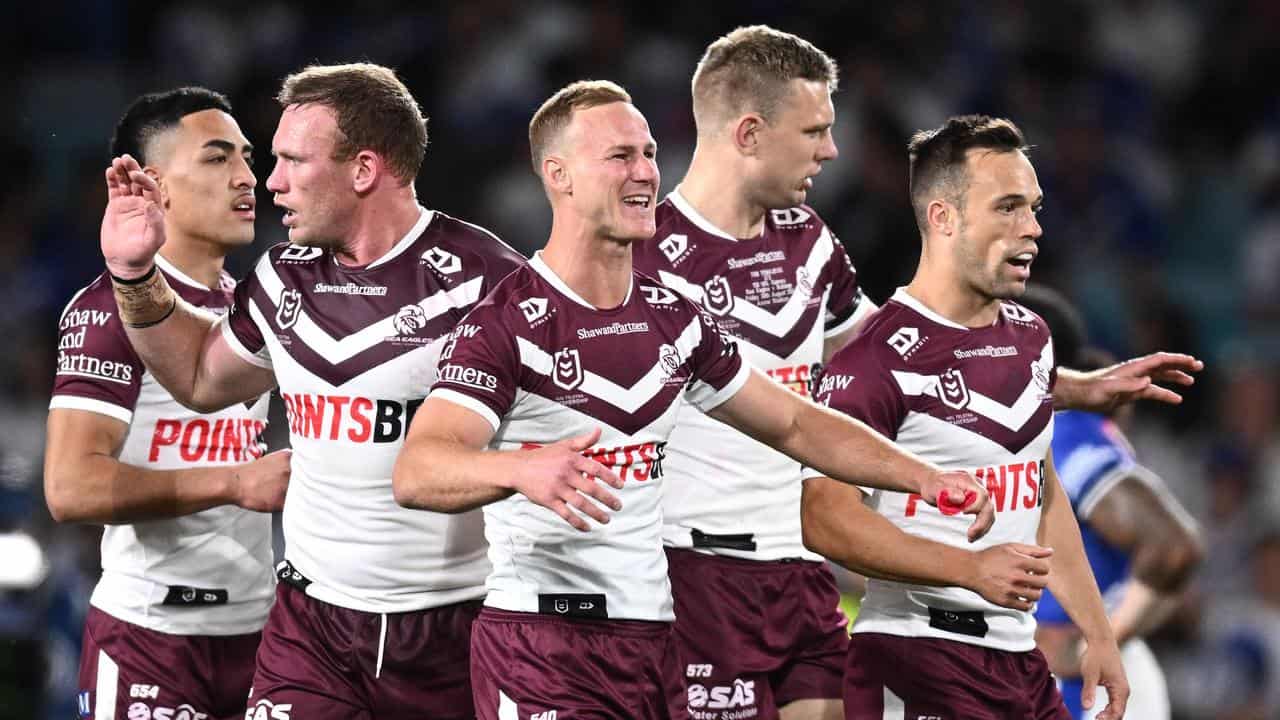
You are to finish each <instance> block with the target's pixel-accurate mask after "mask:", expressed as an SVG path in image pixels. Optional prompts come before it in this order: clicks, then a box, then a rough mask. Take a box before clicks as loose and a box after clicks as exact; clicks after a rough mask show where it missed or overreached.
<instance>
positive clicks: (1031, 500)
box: [1022, 460, 1044, 510]
mask: <svg viewBox="0 0 1280 720" xmlns="http://www.w3.org/2000/svg"><path fill="white" fill-rule="evenodd" d="M1040 462H1044V461H1043V460H1041V461H1040ZM1026 469H1027V484H1028V485H1030V486H1031V494H1030V495H1028V496H1027V498H1026V499H1025V500H1023V501H1022V506H1023V507H1025V508H1027V509H1028V510H1030V509H1031V508H1033V507H1035V506H1037V505H1039V504H1040V478H1042V477H1044V475H1043V474H1042V473H1041V472H1040V467H1039V463H1037V462H1035V461H1034V460H1033V461H1031V462H1029V463H1027V466H1026ZM1033 474H1034V475H1036V476H1037V477H1036V479H1035V480H1032V479H1031V476H1032V475H1033Z"/></svg>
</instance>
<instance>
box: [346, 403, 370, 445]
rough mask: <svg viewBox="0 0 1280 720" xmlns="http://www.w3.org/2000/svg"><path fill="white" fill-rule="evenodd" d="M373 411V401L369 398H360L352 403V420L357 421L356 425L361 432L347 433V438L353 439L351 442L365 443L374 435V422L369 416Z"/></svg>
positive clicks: (351, 431) (353, 430)
mask: <svg viewBox="0 0 1280 720" xmlns="http://www.w3.org/2000/svg"><path fill="white" fill-rule="evenodd" d="M372 409H373V401H372V400H370V399H369V398H362V397H358V398H356V399H355V400H352V401H351V419H352V420H355V421H356V425H357V426H359V430H356V429H351V430H348V431H347V437H348V438H351V442H364V441H366V440H368V439H369V436H370V435H372V434H373V422H372V421H371V420H370V419H369V415H368V412H369V411H370V410H372Z"/></svg>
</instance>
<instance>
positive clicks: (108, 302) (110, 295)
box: [58, 271, 124, 330]
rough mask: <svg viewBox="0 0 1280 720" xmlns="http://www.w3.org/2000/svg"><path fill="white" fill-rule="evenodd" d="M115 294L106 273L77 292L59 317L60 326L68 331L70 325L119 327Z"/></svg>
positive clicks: (120, 326)
mask: <svg viewBox="0 0 1280 720" xmlns="http://www.w3.org/2000/svg"><path fill="white" fill-rule="evenodd" d="M117 312H118V311H117V309H116V298H115V293H114V291H113V290H112V288H111V277H110V276H109V275H108V274H107V273H106V272H105V271H104V272H103V273H102V274H101V275H99V276H98V277H96V278H94V279H93V281H92V282H90V283H89V284H88V285H85V286H84V287H82V288H80V289H79V290H77V291H76V292H75V293H74V294H73V295H72V296H71V299H70V300H68V301H67V304H66V305H65V306H63V308H62V314H61V315H60V316H59V317H58V325H59V328H61V329H66V328H67V327H68V326H70V325H83V324H92V325H95V326H97V327H119V328H121V329H122V330H123V328H124V326H123V325H121V324H120V318H119V316H118V314H117Z"/></svg>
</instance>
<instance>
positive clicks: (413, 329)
mask: <svg viewBox="0 0 1280 720" xmlns="http://www.w3.org/2000/svg"><path fill="white" fill-rule="evenodd" d="M392 322H393V324H394V325H395V326H396V334H397V335H402V336H408V335H414V334H416V333H417V332H418V331H419V330H421V329H422V328H424V327H426V326H427V313H426V311H425V310H423V309H422V308H421V307H419V306H417V305H405V306H404V307H402V308H400V311H399V312H397V313H396V318H395V320H393V321H392Z"/></svg>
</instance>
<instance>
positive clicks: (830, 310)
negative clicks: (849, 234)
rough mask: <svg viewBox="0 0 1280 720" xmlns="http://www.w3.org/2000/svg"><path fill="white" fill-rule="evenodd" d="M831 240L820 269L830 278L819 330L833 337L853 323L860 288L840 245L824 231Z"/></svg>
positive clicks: (855, 273) (859, 300) (855, 318)
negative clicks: (823, 264)
mask: <svg viewBox="0 0 1280 720" xmlns="http://www.w3.org/2000/svg"><path fill="white" fill-rule="evenodd" d="M827 237H828V238H829V241H830V242H831V244H832V246H833V247H832V249H831V257H830V258H828V259H827V264H826V267H825V268H824V270H825V271H826V273H827V275H828V276H829V277H830V278H831V282H830V285H829V289H828V291H827V305H826V312H825V315H824V322H823V334H824V335H825V336H826V337H833V336H835V335H839V334H840V333H842V332H844V331H846V330H848V329H849V328H851V327H853V326H854V324H855V323H856V322H857V312H858V308H859V306H861V305H862V297H863V296H862V289H861V288H859V287H858V273H857V271H856V270H854V268H853V262H852V261H851V260H850V259H849V253H847V252H845V249H844V245H843V244H842V243H841V242H840V241H839V240H838V239H836V236H835V235H832V234H830V232H829V231H828V234H827Z"/></svg>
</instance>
